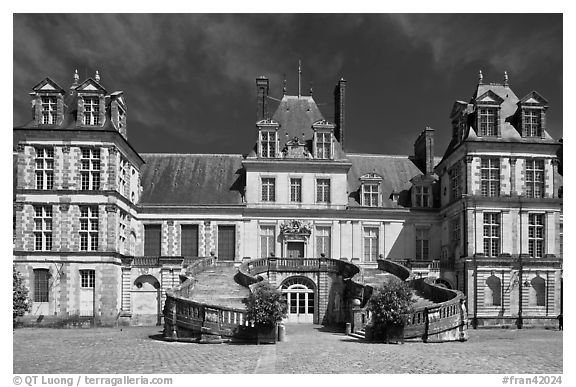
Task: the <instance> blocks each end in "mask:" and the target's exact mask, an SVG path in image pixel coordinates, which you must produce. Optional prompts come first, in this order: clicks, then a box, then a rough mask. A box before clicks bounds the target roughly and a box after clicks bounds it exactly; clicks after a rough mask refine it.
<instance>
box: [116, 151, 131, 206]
mask: <svg viewBox="0 0 576 387" xmlns="http://www.w3.org/2000/svg"><path fill="white" fill-rule="evenodd" d="M128 169H129V164H128V160H126V159H125V158H124V157H122V156H120V163H119V164H118V192H120V194H121V195H122V196H127V194H126V193H127V186H128Z"/></svg>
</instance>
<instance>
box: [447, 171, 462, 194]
mask: <svg viewBox="0 0 576 387" xmlns="http://www.w3.org/2000/svg"><path fill="white" fill-rule="evenodd" d="M449 175H450V201H455V200H458V199H460V197H462V184H461V179H460V176H461V175H460V164H459V163H457V164H456V165H454V166H452V168H450V174H449Z"/></svg>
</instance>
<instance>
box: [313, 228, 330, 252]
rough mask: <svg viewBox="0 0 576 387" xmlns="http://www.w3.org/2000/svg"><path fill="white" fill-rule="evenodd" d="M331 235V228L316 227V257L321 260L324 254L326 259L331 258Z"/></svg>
mask: <svg viewBox="0 0 576 387" xmlns="http://www.w3.org/2000/svg"><path fill="white" fill-rule="evenodd" d="M331 233H332V229H331V228H330V227H316V257H317V258H320V257H321V256H322V254H324V256H325V257H326V258H330V247H331V242H330V239H331Z"/></svg>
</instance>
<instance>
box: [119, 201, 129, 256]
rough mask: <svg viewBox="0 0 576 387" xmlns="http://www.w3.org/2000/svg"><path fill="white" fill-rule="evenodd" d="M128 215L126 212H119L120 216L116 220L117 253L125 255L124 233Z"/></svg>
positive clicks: (126, 227)
mask: <svg viewBox="0 0 576 387" xmlns="http://www.w3.org/2000/svg"><path fill="white" fill-rule="evenodd" d="M128 223H129V220H128V213H127V212H126V211H122V210H120V216H119V220H118V252H119V253H120V254H126V250H127V249H126V247H127V246H126V233H127V229H128Z"/></svg>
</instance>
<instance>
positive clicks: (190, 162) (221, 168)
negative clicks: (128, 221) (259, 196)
mask: <svg viewBox="0 0 576 387" xmlns="http://www.w3.org/2000/svg"><path fill="white" fill-rule="evenodd" d="M141 156H142V158H143V159H144V161H145V162H146V163H145V164H144V165H143V166H142V174H141V182H142V187H143V189H144V190H143V193H142V197H141V199H140V204H142V205H147V204H162V205H233V204H242V194H243V187H244V186H245V183H244V180H245V175H244V172H243V170H242V155H230V154H218V155H214V154H165V153H143V154H141Z"/></svg>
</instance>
